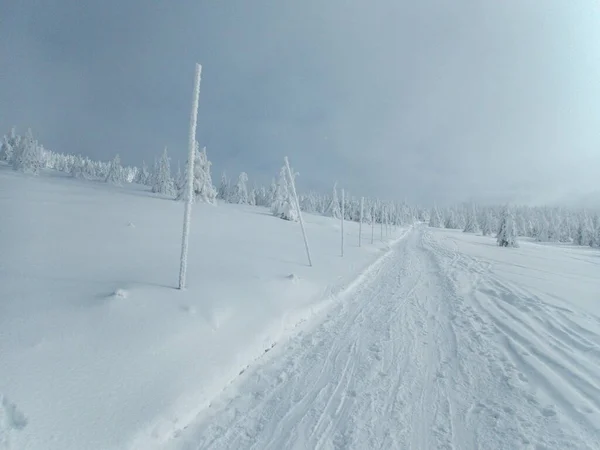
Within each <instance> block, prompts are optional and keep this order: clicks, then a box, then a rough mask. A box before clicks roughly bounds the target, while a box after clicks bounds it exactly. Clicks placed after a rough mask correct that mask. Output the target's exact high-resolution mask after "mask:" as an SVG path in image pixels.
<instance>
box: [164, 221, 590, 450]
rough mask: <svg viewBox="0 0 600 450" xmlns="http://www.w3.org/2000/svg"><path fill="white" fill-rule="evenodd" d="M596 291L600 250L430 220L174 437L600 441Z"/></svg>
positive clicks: (354, 444)
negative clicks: (519, 242)
mask: <svg viewBox="0 0 600 450" xmlns="http://www.w3.org/2000/svg"><path fill="white" fill-rule="evenodd" d="M599 300H600V255H599V254H598V253H596V252H593V251H587V249H586V250H581V249H573V248H555V247H550V246H545V247H544V246H539V245H535V244H526V245H524V246H523V248H522V249H514V250H513V249H511V250H507V249H504V248H499V247H497V246H496V245H495V242H494V240H493V239H491V238H482V237H475V236H472V235H466V234H464V233H459V232H442V231H432V230H430V229H426V228H423V227H420V228H418V229H415V230H413V231H412V232H411V233H410V234H409V235H408V236H407V237H406V238H405V239H404V240H403V241H401V242H400V243H399V244H398V245H397V246H396V247H395V248H394V250H393V252H392V253H391V254H390V255H388V256H387V257H386V259H385V261H384V263H382V264H381V265H379V266H377V268H376V269H375V270H372V271H371V272H370V273H369V275H368V277H367V278H366V279H365V280H364V282H363V283H361V284H360V285H359V286H358V287H357V288H356V289H355V290H354V292H353V293H352V295H350V296H348V298H346V299H345V301H343V302H340V303H338V304H336V305H335V306H334V307H332V309H331V310H330V311H329V312H328V313H327V315H326V317H324V319H323V320H320V321H318V323H315V324H313V325H312V326H310V327H307V328H306V329H305V330H303V331H302V332H301V333H299V334H298V335H297V336H295V337H293V338H292V339H290V340H289V342H287V343H286V345H284V346H281V347H279V348H277V349H275V350H274V351H273V352H271V353H270V354H269V356H268V361H265V362H264V363H263V364H258V365H257V366H256V367H255V368H254V369H252V370H250V371H247V372H245V373H244V374H243V375H242V376H240V377H239V379H238V380H237V381H236V382H235V383H234V385H233V386H231V387H229V388H228V389H226V390H225V392H224V393H223V394H222V395H221V396H220V397H219V398H218V399H217V400H215V401H214V402H213V403H212V405H211V407H210V408H208V409H207V410H205V411H203V412H202V413H201V414H200V415H199V416H198V417H197V419H196V421H195V423H193V425H192V426H190V427H188V428H187V429H186V430H185V431H183V433H181V435H180V436H179V438H177V439H174V440H173V442H172V443H171V444H170V445H169V446H167V447H166V448H169V449H176V450H184V449H185V450H191V449H209V448H210V449H232V448H235V449H246V448H257V449H259V448H260V449H296V448H297V449H304V448H311V449H346V448H347V449H388V448H389V449H392V448H394V449H424V450H426V449H507V450H514V449H522V448H526V449H536V450H541V449H594V448H595V449H597V448H600V314H599V310H600V308H599V306H598V304H599V303H598V301H599ZM161 448H165V447H161Z"/></svg>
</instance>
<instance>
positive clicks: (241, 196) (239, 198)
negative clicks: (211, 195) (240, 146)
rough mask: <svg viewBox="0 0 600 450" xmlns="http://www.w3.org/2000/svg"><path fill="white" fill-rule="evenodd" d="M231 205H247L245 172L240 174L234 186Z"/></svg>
mask: <svg viewBox="0 0 600 450" xmlns="http://www.w3.org/2000/svg"><path fill="white" fill-rule="evenodd" d="M233 203H237V204H240V205H247V204H248V174H247V173H246V172H242V173H240V176H239V177H238V182H237V184H236V185H235V192H234V194H233Z"/></svg>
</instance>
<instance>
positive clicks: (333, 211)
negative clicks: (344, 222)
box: [327, 183, 342, 219]
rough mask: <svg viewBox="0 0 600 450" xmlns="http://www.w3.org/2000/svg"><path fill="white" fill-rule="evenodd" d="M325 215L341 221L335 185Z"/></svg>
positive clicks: (340, 210) (335, 184)
mask: <svg viewBox="0 0 600 450" xmlns="http://www.w3.org/2000/svg"><path fill="white" fill-rule="evenodd" d="M327 215H328V216H330V217H333V218H334V219H341V217H342V209H341V205H340V200H339V198H338V194H337V183H334V185H333V193H332V194H331V202H330V203H329V207H328V208H327Z"/></svg>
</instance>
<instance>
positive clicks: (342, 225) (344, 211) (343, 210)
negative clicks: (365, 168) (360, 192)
mask: <svg viewBox="0 0 600 450" xmlns="http://www.w3.org/2000/svg"><path fill="white" fill-rule="evenodd" d="M345 196H346V194H345V192H344V190H343V189H342V219H341V229H342V256H344V215H345V214H346V206H345V203H346V200H345Z"/></svg>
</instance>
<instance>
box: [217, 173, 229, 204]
mask: <svg viewBox="0 0 600 450" xmlns="http://www.w3.org/2000/svg"><path fill="white" fill-rule="evenodd" d="M217 197H218V198H220V199H221V200H223V201H225V202H229V201H230V200H231V182H230V181H229V178H227V174H226V173H225V172H223V173H222V174H221V184H220V185H219V191H218V193H217Z"/></svg>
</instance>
